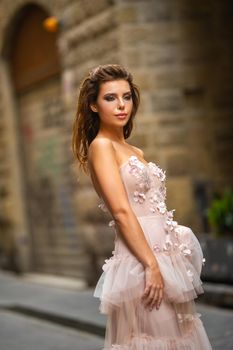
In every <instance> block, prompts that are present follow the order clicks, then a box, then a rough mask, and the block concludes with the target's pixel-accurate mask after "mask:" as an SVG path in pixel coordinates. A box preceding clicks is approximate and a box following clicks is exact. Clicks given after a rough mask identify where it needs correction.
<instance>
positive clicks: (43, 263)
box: [5, 4, 80, 276]
mask: <svg viewBox="0 0 233 350" xmlns="http://www.w3.org/2000/svg"><path fill="white" fill-rule="evenodd" d="M48 15H49V13H48V12H47V11H46V10H45V9H44V8H42V7H41V6H38V5H35V4H29V5H25V6H24V7H23V8H21V9H20V10H19V11H18V13H17V14H16V16H15V19H14V20H15V23H14V29H13V30H12V31H11V35H10V45H8V50H7V51H6V52H5V60H7V62H8V66H9V72H10V79H9V80H10V82H11V83H12V86H13V89H12V90H13V96H14V102H15V110H16V113H15V121H14V123H15V130H16V134H17V140H18V149H17V157H18V162H19V163H20V167H21V191H19V192H20V196H21V202H22V203H23V204H24V207H25V217H26V220H25V221H26V222H27V229H28V232H29V234H28V236H29V237H30V253H31V254H30V255H31V263H30V268H29V269H32V270H36V271H39V272H45V273H53V274H61V275H72V276H77V275H78V274H79V273H80V271H79V268H78V259H77V253H78V249H77V245H78V242H77V232H76V228H77V227H76V223H75V220H74V215H73V208H72V205H71V194H70V189H69V186H68V185H67V182H68V181H67V179H66V170H67V169H66V168H65V166H66V155H65V150H64V128H63V126H64V125H63V117H64V113H63V103H62V91H61V76H60V73H61V69H60V64H59V54H58V51H57V33H48V32H46V30H45V29H44V28H43V20H44V19H45V18H46V17H47V16H48Z"/></svg>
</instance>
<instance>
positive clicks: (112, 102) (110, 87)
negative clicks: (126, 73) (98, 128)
mask: <svg viewBox="0 0 233 350" xmlns="http://www.w3.org/2000/svg"><path fill="white" fill-rule="evenodd" d="M132 108H133V100H132V94H131V90H130V85H129V83H128V82H127V81H126V80H123V79H121V80H113V81H108V82H105V83H102V84H101V85H100V90H99V95H98V97H97V101H96V103H95V104H93V105H91V109H92V110H93V111H94V112H97V113H98V114H99V117H100V121H101V124H102V125H103V124H105V125H108V126H110V125H112V126H124V125H125V124H127V122H128V120H129V119H130V116H131V113H132Z"/></svg>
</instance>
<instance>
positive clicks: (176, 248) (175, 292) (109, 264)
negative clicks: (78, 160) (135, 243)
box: [94, 156, 212, 350]
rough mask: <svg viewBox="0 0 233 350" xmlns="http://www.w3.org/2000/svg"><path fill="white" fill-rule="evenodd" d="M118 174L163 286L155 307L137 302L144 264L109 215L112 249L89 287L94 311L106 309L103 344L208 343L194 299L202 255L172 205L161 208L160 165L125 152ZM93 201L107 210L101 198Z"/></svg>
mask: <svg viewBox="0 0 233 350" xmlns="http://www.w3.org/2000/svg"><path fill="white" fill-rule="evenodd" d="M120 174H121V177H122V181H123V183H124V186H125V189H126V192H127V196H128V200H129V203H130V205H131V207H132V210H133V211H134V213H135V215H136V216H137V219H138V221H139V223H140V225H141V227H142V230H143V232H144V235H145V238H146V240H147V241H148V243H149V245H150V246H151V249H152V250H153V252H154V254H155V256H156V259H157V261H158V263H159V267H160V271H161V274H162V276H163V280H164V284H165V287H164V297H163V300H162V303H161V305H160V308H159V309H158V310H157V309H156V307H154V309H153V310H152V311H149V310H148V309H147V308H145V307H144V305H143V304H142V303H141V296H142V293H143V291H144V288H145V276H144V268H143V266H142V264H141V263H140V262H139V261H138V259H137V258H136V257H135V256H134V255H133V254H132V252H131V251H130V250H129V249H128V247H127V245H126V244H125V242H124V241H123V240H122V238H121V236H120V234H119V233H118V232H117V227H116V225H115V222H114V220H112V221H111V222H110V223H109V225H110V226H113V228H114V230H115V242H114V243H115V245H114V251H113V252H112V253H113V255H112V256H111V257H110V258H109V259H107V260H106V261H105V264H104V265H103V273H102V275H101V276H100V279H99V281H98V283H97V285H96V288H95V292H94V296H95V297H98V298H100V312H101V313H104V314H107V324H106V334H105V344H104V350H116V349H118V350H209V349H212V347H211V344H210V342H209V339H208V336H207V334H206V331H205V328H204V325H203V323H202V321H201V319H200V317H201V314H199V313H197V312H196V305H195V301H194V299H195V298H197V296H198V295H199V294H201V293H204V290H203V287H202V284H203V283H202V281H201V279H200V274H201V270H202V265H203V264H204V261H205V259H204V258H203V253H202V249H201V246H200V243H199V241H198V239H197V238H196V236H195V234H194V233H193V231H192V230H191V229H190V228H189V227H187V226H183V225H179V224H178V223H177V221H174V220H173V211H174V209H173V210H170V211H168V210H167V207H166V204H165V200H166V185H165V179H166V175H165V171H163V170H162V169H161V168H160V167H159V166H157V165H156V164H155V163H152V162H149V163H147V164H145V163H142V162H141V161H140V160H139V159H138V158H137V157H136V156H131V157H129V158H128V160H127V161H126V162H125V163H124V164H122V166H121V167H120ZM116 200H117V194H116ZM99 207H100V208H101V209H102V210H103V211H107V208H106V206H105V203H104V202H103V201H102V202H101V203H100V204H99Z"/></svg>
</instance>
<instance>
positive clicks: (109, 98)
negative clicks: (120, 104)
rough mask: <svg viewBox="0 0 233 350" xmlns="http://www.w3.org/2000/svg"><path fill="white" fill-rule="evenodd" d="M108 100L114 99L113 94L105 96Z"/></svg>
mask: <svg viewBox="0 0 233 350" xmlns="http://www.w3.org/2000/svg"><path fill="white" fill-rule="evenodd" d="M104 99H105V100H106V101H113V100H114V97H113V96H105V98H104Z"/></svg>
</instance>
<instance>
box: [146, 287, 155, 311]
mask: <svg viewBox="0 0 233 350" xmlns="http://www.w3.org/2000/svg"><path fill="white" fill-rule="evenodd" d="M154 294H155V290H154V289H153V288H151V289H150V293H149V294H148V295H147V296H146V297H145V306H146V307H149V305H150V304H151V302H152V301H153V299H154Z"/></svg>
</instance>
